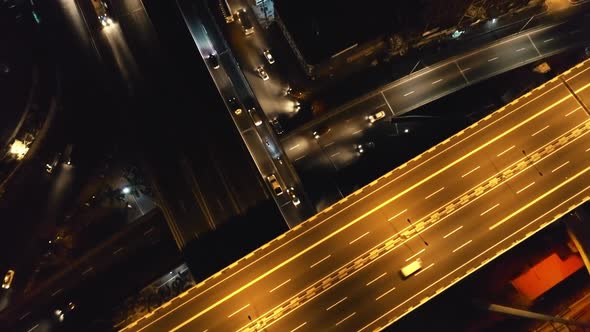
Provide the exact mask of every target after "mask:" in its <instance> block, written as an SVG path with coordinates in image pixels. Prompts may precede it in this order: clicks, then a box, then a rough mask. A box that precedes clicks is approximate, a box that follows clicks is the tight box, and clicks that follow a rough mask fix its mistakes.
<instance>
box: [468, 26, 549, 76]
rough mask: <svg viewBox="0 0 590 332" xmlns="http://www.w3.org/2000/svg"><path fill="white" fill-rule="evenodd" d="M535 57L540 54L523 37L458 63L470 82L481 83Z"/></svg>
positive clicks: (495, 46)
mask: <svg viewBox="0 0 590 332" xmlns="http://www.w3.org/2000/svg"><path fill="white" fill-rule="evenodd" d="M535 57H539V54H538V53H537V51H536V50H535V47H534V46H533V45H532V44H531V42H530V40H529V38H528V35H522V36H520V37H517V38H514V39H512V40H511V41H509V42H506V43H502V44H497V45H494V46H493V47H489V48H485V49H483V50H481V51H479V52H477V53H474V54H471V55H469V56H466V57H463V58H461V59H458V60H457V63H458V65H459V67H460V68H461V69H462V70H463V74H464V75H465V76H466V77H467V79H468V80H469V81H479V80H482V79H484V78H486V77H490V76H492V75H493V74H494V73H497V72H501V71H505V70H507V69H509V68H512V67H514V66H515V65H518V64H519V63H521V62H524V61H527V60H528V59H532V58H535Z"/></svg>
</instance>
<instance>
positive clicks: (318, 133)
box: [312, 127, 330, 139]
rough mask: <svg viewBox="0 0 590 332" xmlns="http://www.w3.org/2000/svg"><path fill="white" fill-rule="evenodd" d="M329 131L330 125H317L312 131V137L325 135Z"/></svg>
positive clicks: (317, 137)
mask: <svg viewBox="0 0 590 332" xmlns="http://www.w3.org/2000/svg"><path fill="white" fill-rule="evenodd" d="M329 131H330V127H319V128H316V129H315V130H314V131H313V132H312V135H313V138H315V139H319V138H320V137H321V136H323V135H325V134H326V133H328V132H329Z"/></svg>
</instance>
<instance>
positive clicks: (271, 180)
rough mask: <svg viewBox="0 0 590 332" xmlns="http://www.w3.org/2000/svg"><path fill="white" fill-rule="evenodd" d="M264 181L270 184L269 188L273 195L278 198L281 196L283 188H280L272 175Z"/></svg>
mask: <svg viewBox="0 0 590 332" xmlns="http://www.w3.org/2000/svg"><path fill="white" fill-rule="evenodd" d="M266 180H268V183H269V184H270V187H271V189H272V191H273V192H274V193H275V195H277V196H280V195H282V194H283V188H281V184H280V183H279V180H277V177H276V176H275V175H274V174H271V175H269V176H267V177H266Z"/></svg>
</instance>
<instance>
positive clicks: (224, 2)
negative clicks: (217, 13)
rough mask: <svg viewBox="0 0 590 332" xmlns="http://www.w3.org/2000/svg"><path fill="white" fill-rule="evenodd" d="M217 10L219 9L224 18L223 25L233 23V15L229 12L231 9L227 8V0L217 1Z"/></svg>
mask: <svg viewBox="0 0 590 332" xmlns="http://www.w3.org/2000/svg"><path fill="white" fill-rule="evenodd" d="M219 8H221V13H222V14H223V17H224V18H225V23H231V22H233V21H234V15H233V14H232V12H231V7H230V6H229V2H227V0H219Z"/></svg>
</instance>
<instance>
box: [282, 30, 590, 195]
mask: <svg viewBox="0 0 590 332" xmlns="http://www.w3.org/2000/svg"><path fill="white" fill-rule="evenodd" d="M588 29H590V26H589V25H588V24H587V22H586V24H584V25H582V26H579V27H575V28H574V27H573V26H572V25H571V24H567V23H566V24H561V25H557V26H554V27H545V28H541V29H536V30H533V31H530V32H527V33H525V34H522V35H517V36H514V37H510V38H506V39H505V40H501V41H499V42H497V43H494V44H492V45H490V46H488V47H485V48H482V49H479V50H477V51H474V52H471V53H469V54H466V55H463V56H458V57H456V58H451V59H449V60H448V61H445V62H443V63H440V64H436V65H434V66H431V67H428V68H425V69H423V70H420V71H417V72H415V73H413V74H411V75H409V76H407V77H405V78H402V79H400V80H398V81H396V82H393V83H391V84H389V85H387V86H385V87H383V88H382V89H379V90H377V91H375V92H374V93H372V94H370V95H367V96H365V97H363V98H361V99H359V100H356V101H354V102H352V103H350V104H347V105H344V106H343V107H341V108H339V109H337V110H336V111H334V112H333V113H331V115H330V116H329V117H326V118H324V119H320V120H319V121H313V122H311V123H309V124H306V125H304V126H302V127H300V128H298V129H296V130H295V131H293V132H291V133H289V134H288V135H287V136H285V137H283V138H282V139H281V143H282V145H283V148H284V150H285V153H286V154H287V156H288V158H289V159H290V160H291V161H292V163H293V165H294V167H295V169H296V170H297V171H298V172H299V173H300V174H302V173H303V172H305V170H308V169H312V168H318V167H321V169H323V172H324V173H327V174H334V173H335V172H336V171H338V170H339V169H342V168H344V167H345V166H348V165H350V164H351V163H353V162H354V161H355V160H356V159H357V158H358V154H357V153H355V150H354V147H355V146H357V145H358V144H363V143H365V142H367V141H373V140H374V137H375V133H379V130H377V129H375V127H380V126H383V125H382V124H380V123H379V122H383V123H388V122H389V120H390V119H392V118H394V117H398V118H399V117H400V116H403V115H406V114H407V113H409V112H410V111H412V110H414V109H416V108H418V107H420V106H421V105H424V104H426V103H428V102H431V101H433V100H436V99H438V98H441V97H443V96H446V95H448V94H451V93H453V92H455V91H457V90H460V89H462V88H464V87H466V86H469V85H471V84H474V83H476V82H479V81H482V80H485V79H486V78H490V77H493V76H495V75H498V74H500V73H502V72H506V71H508V70H510V69H513V68H515V67H519V66H522V65H524V64H526V63H530V62H533V61H535V60H538V59H541V58H545V57H548V56H550V55H552V54H555V53H557V52H560V51H562V50H564V49H566V48H568V47H572V46H575V45H576V44H579V43H584V42H590V38H589V39H584V38H585V37H584V36H586V35H589V34H584V31H588ZM381 111H383V112H385V114H386V115H385V116H384V118H382V119H381V120H378V121H379V122H376V123H374V124H371V123H370V122H369V121H368V120H367V118H368V116H370V115H372V114H376V113H377V112H381ZM318 128H329V131H328V132H327V133H325V134H324V135H322V137H320V138H319V139H315V138H314V137H313V135H312V132H313V131H315V130H318ZM381 131H382V130H381ZM369 153H370V152H369ZM301 176H302V175H301ZM326 178H330V176H329V175H328V176H326ZM304 182H305V179H304ZM324 187H325V189H324V192H325V193H326V194H325V196H324V198H323V199H322V200H321V201H319V202H318V201H316V202H314V204H316V206H317V205H319V206H327V205H329V204H331V203H333V202H334V201H336V200H338V199H340V198H342V196H341V195H340V197H338V196H339V195H337V194H331V192H332V191H335V190H334V189H333V187H334V186H333V184H326V185H325V186H324Z"/></svg>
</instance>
